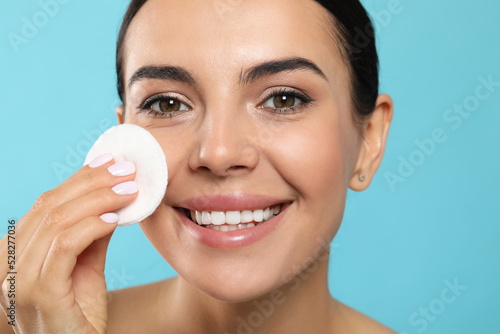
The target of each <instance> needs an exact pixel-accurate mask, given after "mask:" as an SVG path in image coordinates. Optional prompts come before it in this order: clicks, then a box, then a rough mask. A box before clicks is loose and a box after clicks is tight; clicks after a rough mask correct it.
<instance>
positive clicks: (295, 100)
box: [262, 89, 312, 112]
mask: <svg viewBox="0 0 500 334" xmlns="http://www.w3.org/2000/svg"><path fill="white" fill-rule="evenodd" d="M311 101H312V100H311V99H310V98H309V97H308V96H307V95H305V94H303V93H301V92H298V91H295V90H289V89H280V90H278V91H274V92H272V93H271V94H270V95H269V96H268V97H267V100H266V101H264V103H263V104H262V108H267V109H274V110H275V111H277V112H290V111H293V110H295V109H296V108H298V107H302V106H305V105H306V104H307V103H309V102H311Z"/></svg>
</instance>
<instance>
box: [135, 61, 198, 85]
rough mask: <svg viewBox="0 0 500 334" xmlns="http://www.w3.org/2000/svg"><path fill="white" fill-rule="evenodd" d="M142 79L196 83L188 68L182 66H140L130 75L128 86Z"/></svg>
mask: <svg viewBox="0 0 500 334" xmlns="http://www.w3.org/2000/svg"><path fill="white" fill-rule="evenodd" d="M144 79H163V80H172V81H178V82H184V83H187V84H188V85H190V86H195V85H196V81H195V80H194V78H193V76H192V75H191V73H189V71H188V70H186V69H184V68H182V67H175V66H145V67H141V68H140V69H139V70H137V71H136V72H135V73H134V74H133V75H132V77H131V78H130V80H129V81H128V87H130V86H132V85H133V84H134V83H136V82H138V81H141V80H144Z"/></svg>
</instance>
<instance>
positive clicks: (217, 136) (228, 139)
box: [189, 109, 259, 177]
mask: <svg viewBox="0 0 500 334" xmlns="http://www.w3.org/2000/svg"><path fill="white" fill-rule="evenodd" d="M252 128H253V126H252V122H251V121H250V120H249V119H247V117H245V115H242V114H241V113H238V112H231V111H230V110H229V111H228V110H225V111H223V110H220V109H219V110H218V111H217V110H216V111H213V112H210V111H207V112H206V114H205V117H204V119H203V121H202V123H201V126H200V128H199V129H198V131H197V134H196V136H197V139H196V145H195V148H194V150H193V152H192V153H191V155H190V157H189V167H190V168H191V169H192V170H194V171H198V172H200V171H210V172H212V173H213V174H216V175H217V176H222V177H227V176H237V175H244V174H246V173H249V172H250V171H252V170H253V169H254V168H255V167H256V166H257V164H258V161H259V150H258V148H257V147H256V145H255V143H254V141H253V138H252V137H253V134H252V133H253V130H252Z"/></svg>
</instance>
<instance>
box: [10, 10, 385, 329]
mask: <svg viewBox="0 0 500 334" xmlns="http://www.w3.org/2000/svg"><path fill="white" fill-rule="evenodd" d="M228 6H229V7H228ZM194 23H195V24H194ZM172 32H175V33H172ZM236 32H237V33H236ZM125 45H126V49H125V62H124V69H125V71H124V76H125V80H126V82H128V81H129V79H130V77H131V76H132V75H133V74H134V73H135V72H136V71H137V70H139V69H140V68H142V67H144V66H165V65H169V66H179V67H182V68H184V69H186V70H188V71H189V72H190V73H191V74H192V76H193V78H194V80H195V82H196V84H195V85H194V86H193V85H189V84H187V83H183V82H178V81H174V80H165V79H143V80H140V81H137V82H135V83H134V84H132V85H126V90H125V92H126V99H125V101H124V102H125V106H120V107H119V108H118V110H117V115H118V119H119V122H120V123H122V122H126V123H133V124H137V125H140V126H142V127H144V128H146V129H147V130H149V131H150V132H151V133H152V134H153V136H155V138H156V139H157V140H158V142H159V143H160V145H161V146H162V148H163V149H164V152H165V155H166V157H167V163H168V166H169V185H168V191H167V193H166V195H165V198H164V201H163V202H162V204H160V207H159V208H158V209H157V211H156V212H155V213H154V214H153V215H152V216H150V217H149V218H148V219H146V220H145V221H144V222H142V223H141V228H142V229H143V231H144V233H145V235H146V236H147V237H148V238H149V240H150V241H151V243H152V244H153V245H154V246H155V248H156V249H157V250H158V252H159V253H160V254H161V255H162V256H163V257H164V258H165V259H166V260H167V261H168V263H169V264H170V265H171V266H172V267H173V268H174V269H175V270H176V271H177V272H178V273H179V277H176V278H173V279H170V280H166V281H162V282H157V283H154V284H149V285H145V286H140V287H134V288H129V289H125V290H121V291H115V292H112V293H109V294H108V296H107V299H108V301H107V302H106V298H105V297H106V291H105V284H104V275H103V270H104V261H105V252H106V248H107V244H108V242H109V238H110V233H112V231H113V230H114V228H115V227H116V226H115V225H116V224H106V223H103V222H102V221H100V219H99V215H100V214H102V213H105V212H111V211H113V210H116V209H117V208H119V207H123V206H125V205H127V204H129V203H130V202H131V201H133V199H134V198H135V195H134V194H133V195H117V194H115V193H113V192H112V191H110V187H112V186H114V185H116V184H118V183H120V182H123V181H127V180H132V179H133V177H134V175H129V176H126V177H114V176H112V175H110V174H109V173H108V172H107V171H106V167H108V166H109V165H111V164H112V162H110V163H108V164H106V165H104V166H101V167H97V168H89V167H88V166H85V167H83V168H82V169H81V170H79V171H78V172H77V173H76V174H75V175H73V176H72V177H71V178H70V179H68V180H67V181H65V182H64V183H63V184H61V185H60V186H59V187H57V188H55V189H54V190H52V191H50V192H48V193H47V194H44V195H43V196H41V198H40V199H39V200H38V201H37V203H36V204H35V205H34V207H33V208H32V210H31V211H30V213H28V214H27V215H26V216H25V217H23V219H22V220H21V221H20V222H19V223H18V224H19V227H18V229H17V231H18V232H17V233H18V235H19V236H20V240H21V241H20V243H19V245H18V249H19V250H20V251H21V253H20V255H19V258H20V259H19V264H18V268H19V269H18V270H19V271H21V269H20V268H21V267H22V268H26V269H25V270H29V271H30V272H32V273H33V275H32V276H33V277H35V278H31V276H29V275H26V274H23V275H22V276H21V275H20V276H19V280H21V279H22V280H23V281H22V282H21V281H19V284H22V285H23V286H25V287H26V290H24V289H23V290H24V291H30V292H32V294H29V295H28V294H26V295H24V296H21V297H20V298H19V301H18V323H19V324H20V325H21V326H20V327H18V328H17V330H18V333H35V332H36V333H41V332H43V331H40V324H41V326H42V327H43V328H44V330H45V331H46V332H51V333H52V332H58V330H59V331H62V330H65V329H67V328H83V329H84V330H83V331H82V333H96V332H97V333H104V332H106V330H107V332H108V333H124V332H147V333H164V332H166V331H168V332H169V333H225V332H227V333H237V332H238V326H240V325H241V321H240V320H239V319H243V320H248V319H249V317H250V316H251V314H252V312H255V310H256V306H255V305H256V304H255V303H259V305H263V304H265V305H269V303H271V304H272V310H273V311H272V312H270V313H271V314H269V316H266V317H265V320H264V321H262V323H261V324H259V326H256V328H252V329H253V333H278V332H286V333H304V332H317V333H325V332H329V333H393V332H392V331H391V330H389V329H387V328H386V327H384V326H383V325H381V324H379V323H377V322H375V321H374V320H371V319H370V318H368V317H366V316H364V315H362V314H360V313H358V312H357V311H355V310H353V309H351V308H349V307H347V306H345V305H343V304H342V303H340V302H338V301H336V300H334V299H333V298H332V297H331V295H330V292H329V290H328V277H327V274H328V254H329V247H328V245H329V243H330V241H331V240H332V238H333V237H334V235H335V233H336V232H337V230H338V228H339V226H340V223H341V221H342V217H343V212H344V207H345V199H346V192H347V189H348V188H351V189H353V190H356V191H361V190H364V189H365V188H366V187H368V185H369V184H370V182H371V180H372V178H373V175H374V174H375V172H376V170H377V168H378V167H379V165H380V162H381V160H382V156H383V153H384V149H385V143H386V138H387V133H388V130H389V125H390V122H391V118H392V110H393V105H392V101H391V99H390V97H389V96H387V95H380V96H379V97H378V99H377V103H376V108H375V111H374V112H373V114H372V116H371V117H370V118H369V119H366V120H365V122H364V123H363V125H362V129H360V127H359V125H357V124H355V122H354V120H353V117H352V113H353V111H352V108H351V102H350V91H349V85H348V83H349V80H350V78H349V72H348V70H347V68H346V66H345V63H344V61H343V60H342V58H341V55H340V54H339V52H338V48H337V46H336V45H335V39H334V38H333V37H332V34H331V33H330V21H329V19H328V15H327V12H326V11H325V10H324V9H323V8H322V7H321V6H319V5H318V4H316V3H314V2H313V1H310V0H287V1H285V0H275V1H264V0H258V1H244V2H243V1H242V2H238V3H232V5H225V6H224V7H222V8H221V7H220V2H219V1H213V2H212V1H192V2H185V1H180V0H169V1H162V0H150V1H148V2H147V3H146V4H145V5H144V7H143V8H142V9H141V10H140V11H139V13H138V14H137V16H136V17H135V18H134V20H133V22H132V24H131V25H130V27H129V31H128V33H127V38H126V44H125ZM291 57H301V58H303V59H307V60H309V61H311V62H312V63H314V64H316V66H317V67H318V68H319V69H320V70H321V71H322V72H323V73H324V76H325V77H323V76H321V75H318V73H316V72H315V71H312V70H310V69H300V70H294V71H285V72H280V73H277V74H273V75H268V76H264V77H261V78H259V79H258V80H256V81H252V82H245V83H241V82H240V75H241V74H242V73H243V74H244V73H246V71H248V69H249V68H251V67H252V66H256V65H258V64H261V63H263V62H267V61H273V60H282V59H287V58H291ZM276 88H291V89H295V90H298V91H300V92H303V93H305V94H306V95H307V96H308V97H309V98H311V99H312V100H313V101H312V102H310V103H305V102H300V101H297V104H298V105H300V106H301V107H300V108H297V109H295V111H294V112H293V113H283V112H281V113H279V112H277V110H276V108H275V106H274V105H273V104H272V103H270V102H269V100H268V98H269V94H270V93H272V92H274V91H275V90H276ZM160 93H175V97H176V98H177V99H179V101H181V102H183V103H184V104H185V105H186V107H187V110H181V111H179V112H176V113H174V114H172V116H171V117H155V116H152V115H151V114H148V113H147V112H140V110H139V109H138V106H139V105H141V104H142V103H143V102H144V101H145V100H146V99H147V98H149V97H151V96H154V95H157V94H160ZM270 101H271V102H272V99H271V100H270ZM301 103H302V104H301ZM123 114H125V119H123ZM361 173H363V174H364V175H365V180H364V181H360V180H359V175H360V174H361ZM234 193H243V194H266V195H268V196H272V197H275V198H279V199H280V200H282V201H283V202H290V203H291V204H290V207H289V208H288V212H287V213H286V215H285V216H284V217H283V219H282V221H281V222H280V224H279V225H278V227H277V228H276V229H275V230H274V231H273V232H272V233H271V234H269V235H268V236H267V237H265V238H263V239H261V240H259V241H258V242H255V243H253V244H251V245H249V246H246V247H241V248H236V249H231V250H230V251H227V250H220V249H215V248H210V247H208V246H206V245H203V244H200V243H198V242H196V241H194V240H193V239H192V238H190V237H189V235H188V234H187V233H186V231H185V230H184V229H183V228H182V224H181V222H180V219H179V217H178V216H177V215H176V213H175V212H174V209H173V208H174V207H175V206H179V203H181V202H183V201H185V200H186V199H188V198H192V197H196V196H202V195H207V194H208V195H210V194H234ZM21 233H22V235H21ZM76 236H78V237H76ZM72 237H75V239H76V240H79V241H78V242H76V243H70V242H68V240H73V239H71V238H72ZM23 240H24V244H23V243H22V242H23ZM28 241H29V242H28ZM6 252H7V241H6V238H4V239H2V241H1V243H0V253H1V254H0V256H5V258H6ZM18 254H19V253H18ZM33 254H36V255H37V256H34V255H33ZM32 255H33V256H34V257H35V259H32ZM91 257H92V259H93V260H92V261H89V259H90V258H91ZM57 261H58V262H57ZM56 262H57V265H55V263H56ZM0 266H6V264H3V263H2V264H1V265H0ZM40 268H41V270H40ZM7 271H8V270H7V268H0V273H5V272H7ZM39 286H42V287H44V288H45V289H39V288H38V287H39ZM61 286H63V287H64V289H61V288H60V287H61ZM61 291H62V292H61ZM96 292H97V293H96ZM68 296H69V297H68ZM96 296H98V297H97V299H96ZM278 296H279V297H278ZM61 301H63V302H61ZM54 305H56V306H54ZM2 306H3V307H4V308H5V307H6V304H5V298H4V301H3V302H2ZM106 306H107V310H106ZM40 310H41V311H40ZM34 319H36V320H34ZM193 320H194V321H193ZM0 326H4V327H5V325H4V324H2V325H0ZM68 326H73V327H68ZM0 330H2V331H1V332H2V333H4V332H6V333H7V330H10V329H8V328H7V327H5V328H2V327H0Z"/></svg>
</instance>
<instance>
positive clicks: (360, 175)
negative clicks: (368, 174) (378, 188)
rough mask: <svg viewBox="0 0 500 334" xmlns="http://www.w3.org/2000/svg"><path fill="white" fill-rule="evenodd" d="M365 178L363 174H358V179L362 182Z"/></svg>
mask: <svg viewBox="0 0 500 334" xmlns="http://www.w3.org/2000/svg"><path fill="white" fill-rule="evenodd" d="M364 180H365V174H359V181H361V182H363V181H364Z"/></svg>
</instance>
